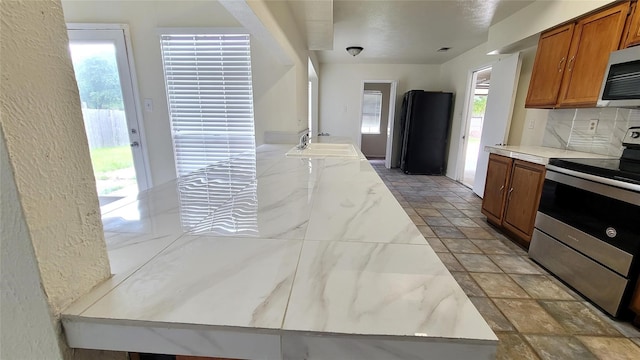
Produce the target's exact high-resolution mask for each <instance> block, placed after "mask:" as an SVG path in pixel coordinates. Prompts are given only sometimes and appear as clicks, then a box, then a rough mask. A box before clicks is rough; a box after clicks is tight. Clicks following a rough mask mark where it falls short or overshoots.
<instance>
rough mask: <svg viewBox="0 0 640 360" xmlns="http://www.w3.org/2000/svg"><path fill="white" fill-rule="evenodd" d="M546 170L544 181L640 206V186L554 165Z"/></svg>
mask: <svg viewBox="0 0 640 360" xmlns="http://www.w3.org/2000/svg"><path fill="white" fill-rule="evenodd" d="M547 170H548V171H547V174H546V176H545V178H546V179H549V180H552V181H555V182H557V183H560V184H565V185H569V186H573V187H576V188H579V189H583V190H586V191H590V192H592V193H596V194H600V195H602V196H606V197H610V198H614V199H617V200H620V201H624V202H626V203H629V204H632V205H636V206H640V185H635V184H630V183H626V182H623V181H618V180H613V179H608V178H603V177H599V176H595V175H591V174H585V173H582V172H579V171H574V170H569V169H564V168H561V167H557V166H554V165H547ZM625 189H627V190H625ZM629 190H631V191H629Z"/></svg>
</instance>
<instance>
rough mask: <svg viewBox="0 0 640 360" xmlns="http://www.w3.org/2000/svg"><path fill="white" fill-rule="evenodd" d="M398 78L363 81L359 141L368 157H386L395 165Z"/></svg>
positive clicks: (388, 165) (387, 160) (361, 148)
mask: <svg viewBox="0 0 640 360" xmlns="http://www.w3.org/2000/svg"><path fill="white" fill-rule="evenodd" d="M396 88H397V81H395V80H379V81H373V80H372V81H364V82H363V83H362V106H361V107H360V138H359V139H358V140H359V145H360V150H361V151H362V153H363V154H364V155H365V156H366V157H367V159H384V161H385V167H386V168H391V150H392V148H393V132H394V114H395V103H396Z"/></svg>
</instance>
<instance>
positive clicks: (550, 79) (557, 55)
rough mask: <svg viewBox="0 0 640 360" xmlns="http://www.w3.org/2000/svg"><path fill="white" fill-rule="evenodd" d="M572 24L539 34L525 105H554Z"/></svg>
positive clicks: (565, 60) (571, 34)
mask: <svg viewBox="0 0 640 360" xmlns="http://www.w3.org/2000/svg"><path fill="white" fill-rule="evenodd" d="M573 28H574V24H573V23H571V24H569V25H565V26H562V27H559V28H556V29H553V30H549V31H547V32H545V33H542V35H540V40H539V41H538V50H537V51H536V59H535V61H534V63H533V72H532V73H531V82H529V91H528V92H527V100H526V102H525V107H554V106H555V105H556V103H557V101H558V93H559V92H560V82H561V81H562V74H563V73H564V69H565V66H566V62H567V55H568V54H569V47H570V45H571V38H572V36H573Z"/></svg>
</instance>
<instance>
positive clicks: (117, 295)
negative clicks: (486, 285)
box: [62, 139, 497, 359]
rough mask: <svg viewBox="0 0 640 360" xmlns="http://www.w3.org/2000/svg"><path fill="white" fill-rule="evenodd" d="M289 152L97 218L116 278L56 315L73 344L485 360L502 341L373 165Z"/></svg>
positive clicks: (214, 172)
mask: <svg viewBox="0 0 640 360" xmlns="http://www.w3.org/2000/svg"><path fill="white" fill-rule="evenodd" d="M329 140H330V141H331V140H333V141H335V140H336V139H329ZM338 140H339V139H338ZM291 147H292V146H291V145H263V146H261V147H259V148H258V149H257V151H256V152H255V153H250V154H243V155H240V156H236V157H234V158H233V160H232V161H231V162H228V163H219V164H216V165H214V166H210V167H208V168H206V169H203V170H202V171H199V172H196V173H193V174H190V175H188V176H185V177H182V178H179V179H177V180H175V181H173V182H170V183H168V184H164V185H161V186H158V187H155V188H153V189H150V190H148V191H145V192H142V193H140V194H139V195H138V196H137V197H136V198H132V199H127V201H121V202H119V204H118V205H114V206H111V207H110V209H109V211H105V212H104V213H103V223H104V229H105V239H106V242H107V248H108V251H109V257H110V260H111V265H112V273H113V277H112V278H110V279H109V280H108V281H106V282H104V283H103V284H101V285H99V286H98V287H96V288H95V289H94V290H93V291H92V292H90V293H89V294H87V295H86V296H85V297H83V298H81V299H80V300H78V301H77V302H76V303H74V304H73V305H71V306H70V307H69V308H67V309H66V310H65V311H64V313H63V315H62V322H63V326H64V329H65V333H66V336H67V341H68V343H69V345H70V346H71V347H78V348H91V349H105V350H122V351H141V352H154V353H168V354H181V355H194V356H216V357H229V358H245V359H254V358H260V359H303V358H304V359H338V358H342V359H346V358H349V359H431V358H437V359H447V358H450V359H458V358H469V359H471V358H474V359H489V358H492V356H494V355H495V350H496V346H497V338H496V336H495V335H494V333H493V332H492V331H491V329H490V328H489V326H488V325H487V323H486V322H485V321H484V320H483V318H482V317H481V315H480V314H479V313H478V311H477V310H476V309H475V307H474V306H473V305H472V303H471V302H470V300H469V299H468V298H467V296H466V295H465V294H464V292H463V291H462V289H461V288H460V286H459V285H458V284H457V282H456V281H455V279H454V278H453V277H452V276H451V274H450V273H449V272H448V271H447V270H446V268H445V266H444V265H443V264H442V262H441V261H440V260H439V258H438V257H437V256H436V254H435V252H434V251H433V250H432V249H431V247H430V245H429V244H428V243H427V242H426V240H425V239H424V238H423V237H422V235H421V234H420V232H419V231H418V229H417V228H416V227H415V226H414V225H413V222H412V221H411V219H409V217H408V216H407V215H406V213H405V212H404V210H403V209H402V207H401V206H400V205H399V204H398V203H397V201H395V198H394V197H393V194H391V193H390V191H389V190H388V189H387V188H386V187H385V186H384V183H383V182H382V180H381V179H380V178H379V177H378V175H377V174H376V172H375V171H374V169H373V168H372V167H371V165H370V164H369V163H368V161H366V159H364V157H363V156H361V154H360V158H357V159H353V158H352V159H346V158H291V157H285V156H284V154H285V153H286V152H287V151H288V150H289V149H290V148H291Z"/></svg>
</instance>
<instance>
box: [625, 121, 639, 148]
mask: <svg viewBox="0 0 640 360" xmlns="http://www.w3.org/2000/svg"><path fill="white" fill-rule="evenodd" d="M622 145H624V146H626V147H640V126H635V127H630V128H629V130H627V134H626V135H625V136H624V140H622Z"/></svg>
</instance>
